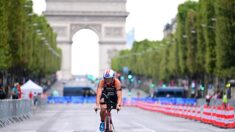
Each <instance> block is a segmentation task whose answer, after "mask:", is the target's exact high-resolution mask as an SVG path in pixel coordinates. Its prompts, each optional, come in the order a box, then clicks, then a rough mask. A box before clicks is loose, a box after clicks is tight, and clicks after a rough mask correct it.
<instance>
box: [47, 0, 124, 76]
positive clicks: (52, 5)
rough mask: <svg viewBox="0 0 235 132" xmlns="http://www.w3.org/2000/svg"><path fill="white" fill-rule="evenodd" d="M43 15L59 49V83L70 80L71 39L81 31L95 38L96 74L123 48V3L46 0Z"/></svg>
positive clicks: (120, 0)
mask: <svg viewBox="0 0 235 132" xmlns="http://www.w3.org/2000/svg"><path fill="white" fill-rule="evenodd" d="M46 4H47V5H46V6H47V7H46V11H45V12H44V13H43V14H44V15H45V16H46V17H47V19H48V21H49V23H50V25H51V26H52V28H53V30H54V32H56V33H57V45H58V47H59V48H61V49H62V64H61V71H60V74H61V77H62V78H61V79H70V78H71V77H72V76H71V47H72V37H73V35H74V34H75V33H76V32H77V31H79V30H81V29H91V30H92V31H94V32H95V33H96V34H97V35H98V37H99V50H100V52H99V57H100V59H99V61H100V62H99V74H100V75H101V74H102V72H103V71H104V69H105V68H107V67H110V61H111V57H112V56H113V55H114V54H115V52H117V51H118V50H121V49H124V48H126V39H125V22H126V17H127V16H128V12H126V0H46Z"/></svg>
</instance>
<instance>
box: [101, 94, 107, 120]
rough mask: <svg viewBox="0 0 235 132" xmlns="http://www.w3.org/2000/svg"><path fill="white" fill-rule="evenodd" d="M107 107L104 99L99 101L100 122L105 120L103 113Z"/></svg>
mask: <svg viewBox="0 0 235 132" xmlns="http://www.w3.org/2000/svg"><path fill="white" fill-rule="evenodd" d="M106 108H107V105H106V104H105V103H104V98H101V99H100V119H101V121H102V122H104V120H105V112H106Z"/></svg>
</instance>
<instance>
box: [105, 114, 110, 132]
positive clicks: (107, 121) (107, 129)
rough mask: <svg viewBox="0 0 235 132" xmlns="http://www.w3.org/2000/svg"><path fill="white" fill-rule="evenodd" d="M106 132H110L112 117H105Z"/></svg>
mask: <svg viewBox="0 0 235 132" xmlns="http://www.w3.org/2000/svg"><path fill="white" fill-rule="evenodd" d="M105 132H110V117H109V116H108V115H107V116H106V117H105Z"/></svg>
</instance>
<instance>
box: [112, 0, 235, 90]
mask: <svg viewBox="0 0 235 132" xmlns="http://www.w3.org/2000/svg"><path fill="white" fill-rule="evenodd" d="M153 17H154V16H153ZM176 22H177V25H176V31H175V32H174V33H172V34H171V35H170V36H168V37H166V38H164V39H163V40H161V41H149V40H143V41H139V42H134V44H133V47H132V49H130V50H123V51H121V52H120V53H119V54H118V55H117V56H116V57H114V58H113V59H112V68H113V69H115V70H117V71H122V68H123V67H124V66H127V67H129V68H130V70H131V71H132V72H133V73H135V74H136V75H141V76H146V77H149V78H152V79H154V80H164V81H165V82H169V81H170V80H177V79H187V80H189V81H192V80H197V81H198V83H200V84H202V85H204V86H205V87H207V85H208V84H209V83H214V84H216V85H218V86H216V87H219V82H226V81H228V80H229V79H232V78H234V77H235V0H199V1H198V2H195V1H186V2H185V3H183V4H181V5H179V6H178V12H177V16H176Z"/></svg>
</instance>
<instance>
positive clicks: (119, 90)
mask: <svg viewBox="0 0 235 132" xmlns="http://www.w3.org/2000/svg"><path fill="white" fill-rule="evenodd" d="M115 84H116V90H117V96H118V101H117V105H119V106H121V105H122V88H121V82H120V81H119V80H118V79H116V83H115Z"/></svg>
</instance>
